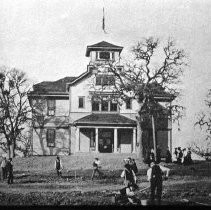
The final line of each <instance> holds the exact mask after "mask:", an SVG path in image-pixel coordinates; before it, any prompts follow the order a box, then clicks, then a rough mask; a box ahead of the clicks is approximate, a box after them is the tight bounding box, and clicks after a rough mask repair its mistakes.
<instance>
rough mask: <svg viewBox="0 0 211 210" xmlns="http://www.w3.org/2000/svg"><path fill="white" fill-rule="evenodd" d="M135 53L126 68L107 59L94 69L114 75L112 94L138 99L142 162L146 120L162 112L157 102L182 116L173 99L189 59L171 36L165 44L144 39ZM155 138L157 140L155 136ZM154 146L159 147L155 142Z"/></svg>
mask: <svg viewBox="0 0 211 210" xmlns="http://www.w3.org/2000/svg"><path fill="white" fill-rule="evenodd" d="M132 55H133V58H132V60H130V61H127V62H125V64H124V65H123V66H124V68H121V66H119V63H116V62H115V61H110V60H107V61H106V62H104V63H103V64H102V63H100V64H99V63H96V64H95V70H97V71H98V72H101V73H102V72H103V71H104V72H105V73H107V74H112V75H114V77H115V83H112V87H113V91H112V94H113V96H115V97H117V98H120V99H121V101H127V100H128V99H135V100H136V101H137V102H138V105H139V108H138V110H137V115H136V121H137V138H138V140H139V147H138V148H139V151H138V154H139V160H140V162H142V161H143V158H144V157H143V146H142V145H143V142H142V133H143V121H144V118H146V116H148V118H149V117H150V119H151V120H152V122H153V121H154V118H156V117H159V116H158V115H160V113H162V112H163V110H161V109H159V108H158V107H159V106H156V105H157V103H158V102H166V103H165V107H166V108H167V109H168V110H169V113H171V114H172V115H173V120H178V119H179V118H180V117H181V116H182V112H181V111H182V110H184V107H183V106H180V105H179V104H175V105H173V104H171V103H170V102H171V101H172V100H173V99H175V97H178V96H179V94H180V91H179V88H178V84H179V83H180V82H181V81H180V79H181V76H182V75H183V72H184V67H185V66H186V65H187V60H186V56H185V53H184V50H183V49H178V48H177V47H176V45H175V42H174V41H173V40H172V39H170V38H169V39H168V41H167V43H166V44H164V45H163V47H162V45H161V44H160V42H159V40H158V39H155V38H152V37H150V38H144V39H143V41H140V42H138V43H137V45H136V46H134V47H133V48H132ZM103 69H104V70H103ZM99 91H100V90H99ZM101 91H108V87H104V86H103V85H102V87H101ZM120 103H121V102H120ZM155 120H156V119H155ZM153 140H154V142H155V137H154V139H153ZM154 147H155V150H156V145H155V144H154ZM155 153H156V152H155Z"/></svg>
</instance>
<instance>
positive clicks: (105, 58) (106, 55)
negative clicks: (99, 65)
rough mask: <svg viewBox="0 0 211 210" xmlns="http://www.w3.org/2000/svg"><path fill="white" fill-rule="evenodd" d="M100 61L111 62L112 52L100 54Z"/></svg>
mask: <svg viewBox="0 0 211 210" xmlns="http://www.w3.org/2000/svg"><path fill="white" fill-rule="evenodd" d="M99 59H103V60H109V59H110V52H100V53H99Z"/></svg>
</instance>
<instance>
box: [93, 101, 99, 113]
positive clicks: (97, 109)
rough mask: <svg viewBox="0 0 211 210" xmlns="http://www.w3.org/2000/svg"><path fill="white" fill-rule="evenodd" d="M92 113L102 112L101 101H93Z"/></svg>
mask: <svg viewBox="0 0 211 210" xmlns="http://www.w3.org/2000/svg"><path fill="white" fill-rule="evenodd" d="M92 111H100V101H99V100H97V99H92Z"/></svg>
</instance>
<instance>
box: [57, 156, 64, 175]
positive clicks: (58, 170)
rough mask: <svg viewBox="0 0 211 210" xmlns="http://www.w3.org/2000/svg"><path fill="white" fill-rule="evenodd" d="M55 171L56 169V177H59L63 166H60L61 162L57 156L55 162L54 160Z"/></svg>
mask: <svg viewBox="0 0 211 210" xmlns="http://www.w3.org/2000/svg"><path fill="white" fill-rule="evenodd" d="M55 169H56V172H57V175H58V177H61V176H62V169H63V165H62V161H61V159H60V157H59V156H57V157H56V160H55Z"/></svg>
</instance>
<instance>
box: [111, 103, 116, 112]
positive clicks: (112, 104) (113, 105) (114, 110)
mask: <svg viewBox="0 0 211 210" xmlns="http://www.w3.org/2000/svg"><path fill="white" fill-rule="evenodd" d="M110 111H111V112H116V111H117V101H113V100H112V101H110Z"/></svg>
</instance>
